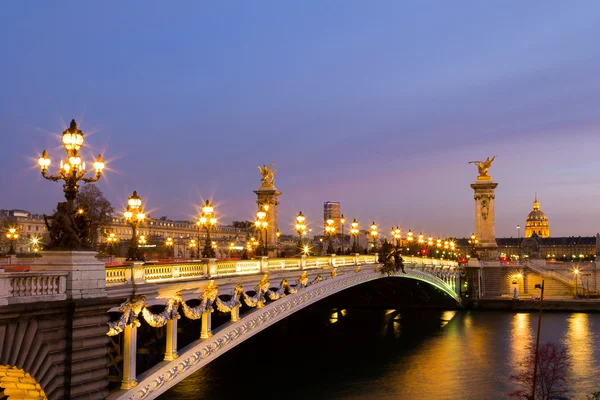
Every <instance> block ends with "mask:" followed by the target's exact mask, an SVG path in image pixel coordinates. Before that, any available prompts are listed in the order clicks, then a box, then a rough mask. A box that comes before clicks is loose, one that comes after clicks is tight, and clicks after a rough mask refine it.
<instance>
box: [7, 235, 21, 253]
mask: <svg viewBox="0 0 600 400" xmlns="http://www.w3.org/2000/svg"><path fill="white" fill-rule="evenodd" d="M6 238H7V239H8V241H9V242H10V248H9V249H8V255H14V254H15V242H16V241H17V240H18V239H19V233H18V232H17V228H8V232H6Z"/></svg>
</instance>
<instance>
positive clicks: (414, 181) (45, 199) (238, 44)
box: [0, 0, 600, 236]
mask: <svg viewBox="0 0 600 400" xmlns="http://www.w3.org/2000/svg"><path fill="white" fill-rule="evenodd" d="M134 3H135V4H134ZM599 37H600V2H598V1H596V0H593V1H592V0H590V1H585V0H580V1H577V2H565V1H548V0H544V1H541V0H540V1H527V2H524V1H517V0H515V1H506V0H502V1H461V0H458V1H451V2H450V1H449V2H443V1H413V2H404V1H396V0H391V1H383V0H382V1H377V2H364V1H363V2H359V1H306V2H304V1H302V2H287V1H286V2H283V1H255V2H254V1H253V2H242V1H237V2H216V3H213V4H208V3H204V2H191V1H190V2H176V3H173V2H170V3H168V4H167V3H164V2H152V1H144V2H79V1H73V2H68V1H61V2H42V1H39V2H34V3H32V2H7V3H5V4H4V5H3V7H2V12H1V13H0V48H1V49H2V55H3V57H2V59H3V61H2V62H1V63H0V76H1V82H2V85H1V86H0V132H1V133H0V135H1V139H2V141H1V143H2V149H3V151H2V157H0V168H1V170H2V171H3V173H2V174H1V175H0V193H1V195H0V208H24V209H27V210H30V211H32V212H49V211H51V210H52V208H53V207H54V205H55V203H56V202H57V201H59V200H60V199H61V196H62V191H61V186H60V185H59V184H57V183H52V182H48V181H44V180H43V178H41V176H40V175H39V171H38V170H37V169H36V168H35V163H36V159H37V157H38V156H39V153H41V151H42V150H43V149H44V148H47V149H48V150H49V152H50V155H51V157H52V158H53V162H54V166H56V164H57V163H58V160H59V159H60V158H59V156H60V157H62V156H63V153H61V151H60V149H59V148H58V146H59V141H58V137H59V136H57V135H58V134H60V133H61V132H62V130H63V129H64V128H65V123H66V124H68V122H69V121H70V120H71V118H75V119H76V120H77V121H78V122H81V124H80V125H81V128H82V129H83V130H84V133H85V134H86V140H87V144H88V145H89V147H88V148H87V149H86V150H85V152H84V155H85V156H86V157H87V160H88V165H89V164H91V162H90V160H91V153H92V152H94V153H98V152H102V153H103V154H104V156H105V158H106V159H107V160H108V161H110V162H109V164H108V167H109V168H110V171H108V172H107V173H106V177H105V179H103V180H102V181H101V183H100V184H99V187H100V188H101V189H102V190H103V191H104V193H105V194H106V196H107V197H108V198H109V200H110V201H112V202H113V204H115V205H122V204H124V203H125V200H126V198H127V196H128V195H129V194H131V192H132V191H133V190H134V189H136V190H137V191H138V192H139V194H140V195H141V196H142V197H143V198H144V200H145V201H146V203H147V204H148V208H149V209H152V210H153V216H157V217H158V216H161V215H167V216H169V217H171V218H192V217H193V216H194V213H195V205H199V204H200V203H201V201H202V199H205V198H211V199H213V201H214V203H216V205H217V206H218V208H217V212H218V213H219V216H220V220H221V222H229V221H231V220H240V219H252V218H253V215H254V212H255V208H256V206H255V203H254V202H255V195H254V194H253V193H252V190H253V189H256V188H257V187H258V186H259V184H260V174H259V172H258V169H257V168H256V166H257V165H258V164H263V163H269V162H271V161H275V162H276V165H277V167H278V168H279V171H278V172H277V174H276V179H275V182H276V186H277V187H278V188H279V190H281V191H282V192H283V195H282V196H281V198H280V213H279V216H280V221H281V222H280V227H281V228H282V230H283V231H286V230H287V231H290V230H291V229H290V228H291V222H292V219H293V217H294V216H295V215H296V214H297V212H298V211H300V210H302V211H303V212H304V214H305V215H306V216H307V218H308V220H309V222H310V221H312V223H313V227H314V228H315V231H316V230H318V229H319V227H320V226H321V220H322V212H323V211H322V207H323V202H324V201H327V200H332V201H340V202H341V203H342V210H343V212H344V214H345V215H346V217H348V218H350V219H352V218H355V217H356V218H358V219H359V221H360V222H361V223H362V227H366V226H367V225H368V224H370V223H371V221H373V220H375V221H377V222H378V223H379V224H380V225H381V227H382V230H383V232H384V233H388V231H389V228H390V227H391V226H392V225H400V226H401V227H402V228H403V229H405V230H406V229H408V228H411V229H412V230H413V231H416V232H418V231H423V232H426V233H430V234H433V235H435V236H446V235H455V236H465V235H468V234H469V233H470V232H471V231H473V230H474V229H473V226H474V222H473V221H474V218H473V214H474V211H473V202H474V201H473V193H472V190H471V188H470V187H469V184H470V183H472V182H473V181H474V180H475V177H476V175H477V174H476V167H475V166H473V165H468V164H467V162H468V161H471V160H481V159H484V158H485V157H487V156H492V155H497V159H496V162H495V163H494V165H493V167H492V169H491V170H490V173H491V175H492V176H493V178H494V180H495V181H496V182H498V183H499V186H498V189H497V190H496V234H497V235H498V236H516V229H515V226H516V225H517V224H521V226H523V225H524V223H525V217H526V215H527V213H528V212H529V211H530V210H531V208H532V202H533V198H534V193H535V192H537V193H538V195H539V198H540V201H541V207H542V210H543V211H544V212H546V214H547V215H548V217H549V220H550V225H551V230H552V231H551V233H552V235H553V236H561V235H582V236H583V235H592V234H595V233H596V232H598V231H600V226H599V224H598V220H599V219H600V218H599V217H600V201H599V198H600V177H598V171H600V158H599V156H598V154H599V153H600V111H599V109H600V75H599V74H598V71H600V51H598V50H599V46H600V44H599V41H598V38H599ZM51 170H54V167H51ZM522 233H523V230H522V231H521V234H522Z"/></svg>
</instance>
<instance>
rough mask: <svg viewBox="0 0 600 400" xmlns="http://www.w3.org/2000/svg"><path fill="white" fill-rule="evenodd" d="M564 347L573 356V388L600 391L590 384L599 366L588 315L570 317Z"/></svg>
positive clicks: (581, 314) (578, 314)
mask: <svg viewBox="0 0 600 400" xmlns="http://www.w3.org/2000/svg"><path fill="white" fill-rule="evenodd" d="M564 345H565V346H566V347H567V349H568V351H569V355H570V356H571V362H572V364H571V374H570V377H569V378H570V379H569V381H570V384H571V386H573V385H575V386H581V387H585V388H586V390H588V391H589V392H592V391H597V390H599V389H598V387H594V386H593V385H590V382H589V376H590V372H591V371H595V370H597V369H598V364H597V360H596V358H595V357H594V334H593V332H592V329H591V327H590V320H589V316H588V314H583V313H575V314H572V315H571V316H570V317H569V319H568V320H567V332H566V334H565V338H564Z"/></svg>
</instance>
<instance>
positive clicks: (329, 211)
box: [323, 201, 342, 233]
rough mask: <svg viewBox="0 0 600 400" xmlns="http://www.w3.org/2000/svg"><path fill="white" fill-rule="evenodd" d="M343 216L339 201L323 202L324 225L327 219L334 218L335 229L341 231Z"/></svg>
mask: <svg viewBox="0 0 600 400" xmlns="http://www.w3.org/2000/svg"><path fill="white" fill-rule="evenodd" d="M341 216H342V214H341V210H340V202H339V201H326V202H325V203H323V226H325V224H326V222H325V221H327V220H328V219H332V220H333V226H334V228H335V231H336V232H337V233H339V232H340V218H341Z"/></svg>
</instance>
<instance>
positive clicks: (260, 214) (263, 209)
mask: <svg viewBox="0 0 600 400" xmlns="http://www.w3.org/2000/svg"><path fill="white" fill-rule="evenodd" d="M267 211H269V205H268V204H263V205H261V206H260V207H259V209H258V211H257V212H256V220H255V221H254V227H255V228H256V230H257V231H259V233H260V240H259V242H260V241H262V243H264V249H263V255H264V256H266V255H268V254H269V235H268V231H267V229H268V228H269V221H267V216H268V214H267ZM263 230H264V231H265V235H264V241H263V234H262V232H261V231H263Z"/></svg>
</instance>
